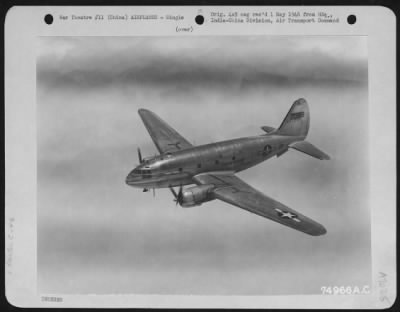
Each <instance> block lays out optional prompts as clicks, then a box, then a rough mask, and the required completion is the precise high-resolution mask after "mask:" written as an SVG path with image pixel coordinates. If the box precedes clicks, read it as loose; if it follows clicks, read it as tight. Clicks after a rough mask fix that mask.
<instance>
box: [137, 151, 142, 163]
mask: <svg viewBox="0 0 400 312" xmlns="http://www.w3.org/2000/svg"><path fill="white" fill-rule="evenodd" d="M137 153H138V157H139V163H143V158H142V153H141V152H140V148H139V147H138V149H137Z"/></svg>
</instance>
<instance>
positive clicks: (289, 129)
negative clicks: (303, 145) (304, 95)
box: [276, 99, 310, 138]
mask: <svg viewBox="0 0 400 312" xmlns="http://www.w3.org/2000/svg"><path fill="white" fill-rule="evenodd" d="M309 127H310V111H309V110H308V104H307V101H306V100H305V99H298V100H297V101H295V102H294V103H293V105H292V107H291V108H290V110H289V112H288V113H287V115H286V117H285V119H284V120H283V121H282V124H281V125H280V127H279V128H278V130H277V131H276V133H277V134H280V135H291V136H302V137H304V138H305V137H306V136H307V133H308V129H309Z"/></svg>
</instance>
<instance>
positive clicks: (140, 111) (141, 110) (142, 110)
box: [138, 108, 149, 114]
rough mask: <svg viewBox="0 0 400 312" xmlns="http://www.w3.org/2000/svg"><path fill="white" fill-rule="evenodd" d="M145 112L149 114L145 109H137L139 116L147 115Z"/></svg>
mask: <svg viewBox="0 0 400 312" xmlns="http://www.w3.org/2000/svg"><path fill="white" fill-rule="evenodd" d="M147 112H149V110H147V109H145V108H139V109H138V113H139V114H142V113H147Z"/></svg>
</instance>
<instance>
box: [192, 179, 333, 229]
mask: <svg viewBox="0 0 400 312" xmlns="http://www.w3.org/2000/svg"><path fill="white" fill-rule="evenodd" d="M193 179H194V180H195V181H196V183H197V184H213V185H215V188H214V190H213V191H212V192H213V193H214V196H215V198H217V199H219V200H222V201H224V202H227V203H229V204H232V205H234V206H237V207H240V208H243V209H245V210H247V211H250V212H252V213H255V214H258V215H260V216H262V217H265V218H268V219H271V220H273V221H275V222H278V223H281V224H283V225H286V226H289V227H291V228H293V229H295V230H298V231H301V232H304V233H307V234H309V235H313V236H317V235H323V234H325V233H326V229H325V228H324V227H323V226H322V225H321V224H319V223H317V222H315V221H313V220H311V219H310V218H307V217H306V216H304V215H302V214H300V213H298V212H297V211H295V210H293V209H291V208H289V207H287V206H285V205H283V204H281V203H279V202H277V201H276V200H273V199H272V198H270V197H268V196H266V195H264V194H263V193H261V192H259V191H257V190H256V189H254V188H252V187H251V186H250V185H248V184H246V183H245V182H243V181H242V180H241V179H239V178H238V177H237V176H235V175H234V174H233V173H203V174H199V175H196V176H194V177H193Z"/></svg>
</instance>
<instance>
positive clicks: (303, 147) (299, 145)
mask: <svg viewBox="0 0 400 312" xmlns="http://www.w3.org/2000/svg"><path fill="white" fill-rule="evenodd" d="M289 147H290V148H294V149H295V150H298V151H300V152H303V153H305V154H307V155H310V156H312V157H315V158H318V159H330V157H329V155H327V154H325V153H324V152H323V151H321V150H319V149H318V148H316V147H315V146H314V145H312V144H311V143H309V142H307V141H298V142H295V143H293V144H290V145H289Z"/></svg>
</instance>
